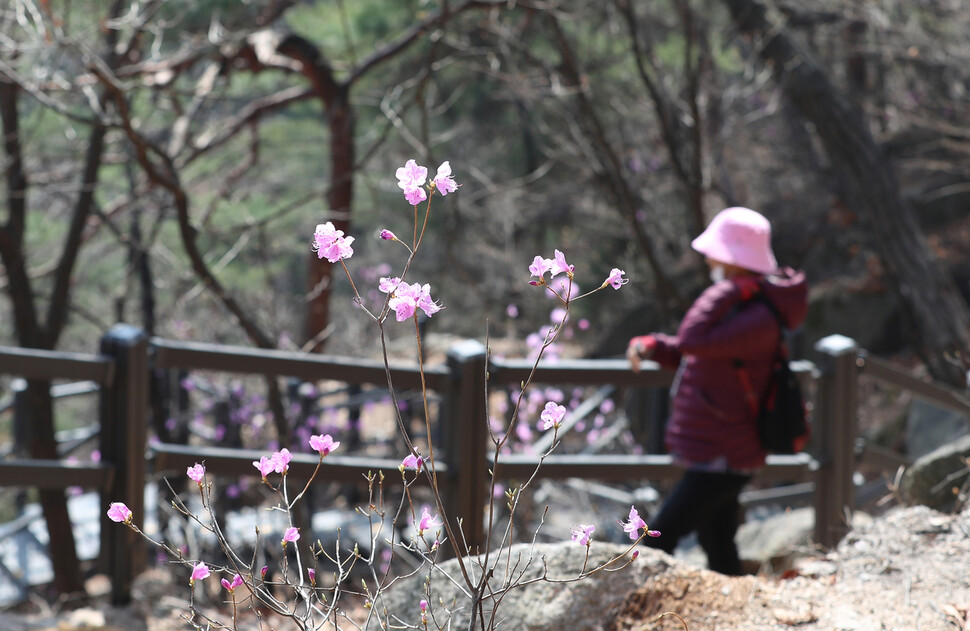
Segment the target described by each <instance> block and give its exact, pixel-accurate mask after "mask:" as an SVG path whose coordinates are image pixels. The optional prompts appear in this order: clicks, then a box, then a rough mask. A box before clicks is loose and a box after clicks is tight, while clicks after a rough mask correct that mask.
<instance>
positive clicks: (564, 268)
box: [549, 250, 576, 277]
mask: <svg viewBox="0 0 970 631" xmlns="http://www.w3.org/2000/svg"><path fill="white" fill-rule="evenodd" d="M575 269H576V267H575V266H574V265H570V264H569V263H567V262H566V255H565V254H563V253H562V252H560V251H559V250H556V257H555V258H554V259H553V260H552V266H551V268H550V269H549V271H550V272H552V275H553V277H555V276H556V275H557V274H561V273H563V272H566V273H567V274H572V273H573V270H575Z"/></svg>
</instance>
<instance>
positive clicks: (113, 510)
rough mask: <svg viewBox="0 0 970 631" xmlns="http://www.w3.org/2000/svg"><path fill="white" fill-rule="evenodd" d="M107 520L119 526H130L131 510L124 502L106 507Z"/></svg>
mask: <svg viewBox="0 0 970 631" xmlns="http://www.w3.org/2000/svg"><path fill="white" fill-rule="evenodd" d="M108 519H110V520H111V521H113V522H117V523H119V524H130V523H131V509H130V508H128V506H127V505H125V504H124V502H114V503H112V504H111V505H110V506H108Z"/></svg>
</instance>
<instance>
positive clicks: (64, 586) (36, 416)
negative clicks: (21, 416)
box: [27, 380, 84, 594]
mask: <svg viewBox="0 0 970 631" xmlns="http://www.w3.org/2000/svg"><path fill="white" fill-rule="evenodd" d="M50 387H51V384H50V382H49V381H38V380H29V381H28V382H27V405H28V409H29V410H30V425H31V427H30V438H29V440H28V443H27V444H28V448H29V452H30V456H31V458H42V459H45V460H57V459H58V455H57V442H56V440H55V437H54V409H53V405H52V402H51V394H50ZM39 496H40V505H41V508H42V509H43V511H44V521H45V522H46V523H47V532H48V535H49V537H50V543H48V549H49V552H50V557H51V565H52V566H53V570H54V588H55V589H56V590H57V592H58V593H59V594H78V593H83V592H84V581H83V579H82V576H81V567H80V563H79V562H78V557H77V547H76V545H75V542H74V530H73V528H72V527H71V520H70V518H69V517H68V512H67V498H66V497H65V496H64V491H63V490H58V489H45V490H41V491H39Z"/></svg>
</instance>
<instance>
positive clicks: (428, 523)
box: [418, 506, 441, 535]
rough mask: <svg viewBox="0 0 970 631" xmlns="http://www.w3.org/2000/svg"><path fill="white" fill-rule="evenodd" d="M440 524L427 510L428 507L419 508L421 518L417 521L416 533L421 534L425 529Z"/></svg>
mask: <svg viewBox="0 0 970 631" xmlns="http://www.w3.org/2000/svg"><path fill="white" fill-rule="evenodd" d="M440 525H441V520H440V519H438V518H437V517H435V516H433V515H432V514H431V513H430V512H428V507H427V506H425V507H424V508H423V509H421V520H420V521H419V522H418V534H419V535H423V534H424V531H425V530H428V529H430V528H436V527H438V526H440Z"/></svg>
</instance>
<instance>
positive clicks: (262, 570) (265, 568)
mask: <svg viewBox="0 0 970 631" xmlns="http://www.w3.org/2000/svg"><path fill="white" fill-rule="evenodd" d="M267 571H269V566H268V565H264V566H263V567H262V568H260V570H259V578H266V572H267Z"/></svg>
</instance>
